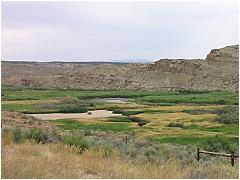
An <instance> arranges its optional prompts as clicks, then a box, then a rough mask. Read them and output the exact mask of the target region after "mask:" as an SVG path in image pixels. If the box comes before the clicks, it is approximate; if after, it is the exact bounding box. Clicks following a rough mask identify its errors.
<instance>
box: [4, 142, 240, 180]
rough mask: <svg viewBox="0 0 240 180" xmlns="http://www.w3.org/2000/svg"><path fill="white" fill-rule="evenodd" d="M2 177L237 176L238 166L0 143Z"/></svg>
mask: <svg viewBox="0 0 240 180" xmlns="http://www.w3.org/2000/svg"><path fill="white" fill-rule="evenodd" d="M1 168H2V169H1V170H2V178H62V179H63V178H125V179H132V178H146V179H147V178H219V179H220V178H223V179H227V178H238V168H237V167H231V166H226V165H218V164H211V163H210V164H205V163H204V162H196V161H195V162H193V163H192V164H190V165H187V166H185V167H183V166H182V165H181V163H180V162H179V161H178V160H177V159H174V158H172V159H170V160H168V161H166V162H165V163H164V164H156V163H151V162H149V163H144V164H134V163H132V161H131V160H129V159H122V158H121V157H120V156H119V154H118V153H117V152H115V151H114V152H112V153H111V154H106V152H105V151H103V150H101V149H100V150H88V151H85V152H83V153H82V154H79V153H78V150H77V149H76V148H75V147H74V146H67V145H65V146H63V145H59V144H45V145H42V144H35V143H31V142H28V143H24V144H18V145H16V144H12V143H11V142H9V141H8V140H7V139H5V140H3V145H2V167H1Z"/></svg>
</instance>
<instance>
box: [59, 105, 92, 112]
mask: <svg viewBox="0 0 240 180" xmlns="http://www.w3.org/2000/svg"><path fill="white" fill-rule="evenodd" d="M87 111H88V110H87V108H86V107H84V106H76V107H66V108H62V109H60V110H59V112H60V113H85V112H87Z"/></svg>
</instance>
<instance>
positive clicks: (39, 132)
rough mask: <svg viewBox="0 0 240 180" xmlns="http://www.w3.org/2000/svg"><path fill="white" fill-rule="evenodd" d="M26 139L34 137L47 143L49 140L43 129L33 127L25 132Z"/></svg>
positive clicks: (40, 141) (39, 141)
mask: <svg viewBox="0 0 240 180" xmlns="http://www.w3.org/2000/svg"><path fill="white" fill-rule="evenodd" d="M24 136H25V138H26V139H33V140H34V141H36V142H37V143H46V142H47V139H48V137H47V134H46V133H44V132H43V131H42V130H41V129H31V130H29V131H26V132H25V135H24Z"/></svg>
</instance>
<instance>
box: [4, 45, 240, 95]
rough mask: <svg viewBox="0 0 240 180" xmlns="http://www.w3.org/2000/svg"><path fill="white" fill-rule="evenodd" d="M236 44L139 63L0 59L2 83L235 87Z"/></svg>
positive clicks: (77, 86)
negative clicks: (186, 56)
mask: <svg viewBox="0 0 240 180" xmlns="http://www.w3.org/2000/svg"><path fill="white" fill-rule="evenodd" d="M238 67H239V46H238V45H234V46H227V47H224V48H221V49H214V50H212V51H211V52H210V53H209V54H208V55H207V57H206V59H191V60H186V59H161V60H159V61H156V62H155V63H149V64H140V63H130V64H105V63H103V64H92V63H91V64H76V63H13V62H2V84H3V85H13V86H25V87H35V88H60V89H101V90H103V89H111V90H117V89H131V90H230V91H238V82H239V80H238V79H239V78H238Z"/></svg>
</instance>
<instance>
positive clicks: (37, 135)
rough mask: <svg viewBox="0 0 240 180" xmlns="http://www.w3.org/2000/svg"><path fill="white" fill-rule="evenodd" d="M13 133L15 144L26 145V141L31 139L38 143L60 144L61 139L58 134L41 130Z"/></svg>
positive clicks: (17, 130)
mask: <svg viewBox="0 0 240 180" xmlns="http://www.w3.org/2000/svg"><path fill="white" fill-rule="evenodd" d="M11 131H12V132H13V142H14V143H24V142H25V141H26V140H28V139H31V140H34V141H35V142H36V143H43V144H44V143H48V142H59V139H60V137H59V136H58V135H57V134H52V133H51V134H50V133H48V132H45V131H43V130H41V129H29V130H21V129H14V130H11Z"/></svg>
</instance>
